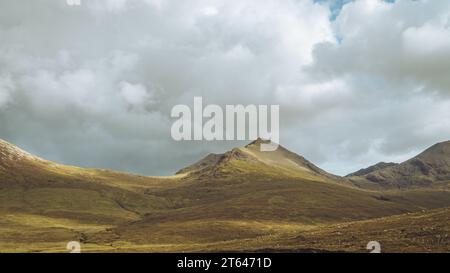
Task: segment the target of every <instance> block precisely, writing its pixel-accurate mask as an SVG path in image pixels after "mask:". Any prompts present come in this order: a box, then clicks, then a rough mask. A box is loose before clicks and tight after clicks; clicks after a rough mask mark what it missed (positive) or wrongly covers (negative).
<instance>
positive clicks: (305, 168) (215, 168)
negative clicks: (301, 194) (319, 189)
mask: <svg viewBox="0 0 450 273" xmlns="http://www.w3.org/2000/svg"><path fill="white" fill-rule="evenodd" d="M266 143H270V140H264V139H261V138H258V139H256V140H254V141H252V142H251V143H249V144H247V145H245V146H244V147H239V148H233V149H232V150H230V151H228V152H226V153H223V154H210V155H208V156H206V157H205V158H203V159H202V160H200V161H198V162H197V163H194V164H193V165H191V166H188V167H186V168H184V169H181V170H180V171H178V172H177V174H182V173H184V174H189V175H194V176H196V177H211V176H215V177H217V176H221V175H224V174H227V173H233V172H254V171H256V172H259V173H262V172H272V173H284V174H290V175H294V176H296V175H302V176H306V177H316V178H317V176H326V177H328V178H330V177H333V178H336V176H333V175H331V174H328V173H327V172H325V171H324V170H322V169H320V168H319V167H317V166H315V165H314V164H313V163H311V162H309V161H308V160H306V159H305V158H304V157H302V156H300V155H298V154H295V153H293V152H291V151H289V150H287V149H285V148H283V147H282V146H279V147H278V149H277V150H275V151H272V152H264V151H261V150H260V145H261V144H266Z"/></svg>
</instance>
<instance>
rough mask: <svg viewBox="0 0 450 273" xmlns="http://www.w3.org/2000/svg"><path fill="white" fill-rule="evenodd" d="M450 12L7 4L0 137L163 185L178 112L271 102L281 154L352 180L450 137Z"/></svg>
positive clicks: (375, 4)
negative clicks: (197, 106) (199, 100)
mask: <svg viewBox="0 0 450 273" xmlns="http://www.w3.org/2000/svg"><path fill="white" fill-rule="evenodd" d="M449 75H450V1H448V0H428V1H426V0H417V1H412V0H397V1H381V0H357V1H346V0H330V1H327V0H320V1H313V0H281V1H280V0H266V1H259V0H244V1H241V0H239V1H238V0H236V1H234V0H207V1H206V0H205V1H200V0H192V1H191V0H189V1H184V0H183V1H179V0H82V5H81V6H69V5H67V3H66V0H20V1H18V0H2V1H1V4H0V138H3V139H5V140H8V141H10V142H12V143H14V144H16V145H19V146H20V147H22V148H24V149H26V150H27V151H29V152H32V153H34V154H37V155H39V156H41V157H44V158H46V159H50V160H54V161H57V162H61V163H65V164H73V165H78V166H85V167H100V168H112V169H118V170H122V171H129V172H136V173H141V174H149V175H167V174H171V173H173V172H175V171H176V170H178V169H180V168H182V167H184V166H185V165H187V164H190V163H192V162H194V161H196V160H198V159H200V158H201V157H202V156H204V155H205V154H207V153H209V152H223V151H225V150H227V149H229V148H231V147H234V146H240V145H243V144H245V142H233V141H228V142H208V143H205V142H193V141H191V142H189V141H186V142H176V141H174V140H172V138H171V137H170V127H171V125H172V123H173V121H174V120H173V119H171V118H170V111H171V108H172V106H174V105H175V104H179V103H183V104H188V105H192V104H193V97H194V96H203V100H204V103H206V104H219V105H225V104H279V105H280V119H281V131H280V135H281V144H282V145H283V146H285V147H287V148H289V149H291V150H292V151H295V152H297V153H299V154H302V155H304V156H305V157H306V158H308V159H310V160H311V161H313V162H314V163H316V164H317V165H319V166H320V167H322V168H324V169H326V170H327V171H330V172H333V173H336V174H346V173H348V172H351V171H354V170H357V169H359V168H361V167H364V166H367V165H370V164H373V163H376V162H379V161H396V162H398V161H402V160H405V159H407V158H409V157H411V156H413V155H415V154H416V153H418V152H420V151H421V150H423V149H424V148H426V147H427V146H430V145H432V144H434V143H436V142H438V141H443V140H448V139H450V76H449Z"/></svg>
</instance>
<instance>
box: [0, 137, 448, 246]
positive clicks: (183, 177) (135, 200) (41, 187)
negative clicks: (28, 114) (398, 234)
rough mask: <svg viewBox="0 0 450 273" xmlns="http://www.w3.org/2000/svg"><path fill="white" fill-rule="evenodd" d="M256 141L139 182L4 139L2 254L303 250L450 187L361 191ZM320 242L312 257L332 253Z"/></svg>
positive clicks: (415, 208) (435, 203)
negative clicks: (70, 249)
mask: <svg viewBox="0 0 450 273" xmlns="http://www.w3.org/2000/svg"><path fill="white" fill-rule="evenodd" d="M262 142H263V141H262V140H260V139H258V140H256V141H254V142H252V143H250V144H249V145H247V146H245V147H240V148H235V149H232V150H231V151H228V152H225V153H224V154H218V155H215V154H212V155H209V156H206V157H205V158H204V159H203V160H200V161H199V162H198V163H196V164H193V165H192V166H189V167H187V168H184V169H182V170H180V171H179V172H178V173H177V174H176V175H174V176H168V177H145V176H138V175H133V174H126V173H118V172H114V171H110V170H98V169H82V168H77V167H73V166H65V165H60V164H57V163H54V162H50V161H46V160H44V159H41V158H38V157H35V156H33V155H31V154H29V153H26V152H25V151H23V150H21V149H19V148H18V147H16V146H14V145H12V144H10V143H8V142H5V141H1V142H0V200H1V202H0V216H1V217H0V252H5V251H13V252H28V251H36V252H64V251H66V250H65V245H66V243H67V242H68V241H72V240H77V241H81V242H82V243H83V245H82V247H83V251H100V252H102V251H107V252H114V251H130V252H135V251H169V252H170V251H220V250H226V249H233V250H237V251H258V250H264V249H278V250H280V251H281V250H282V249H283V248H284V247H286V248H289V249H290V250H289V251H301V250H305V249H306V248H307V246H305V245H301V244H297V243H296V242H297V241H296V240H297V239H295V238H297V237H299V236H312V237H311V238H313V237H314V236H313V235H311V234H316V232H326V231H327V230H329V229H330V228H333V227H334V226H336V225H339V224H343V223H354V224H351V227H353V226H354V227H355V228H359V224H358V223H364V221H381V222H383V223H384V221H385V220H383V219H392V218H389V217H395V216H399V217H400V216H401V215H405V216H406V215H409V214H408V213H424V214H426V213H428V212H431V211H434V210H439V209H444V208H446V207H449V206H450V198H449V192H448V189H445V188H439V187H437V188H435V187H430V186H429V187H426V188H417V189H411V190H382V191H379V190H367V189H361V188H358V187H355V186H353V184H352V183H351V180H349V179H347V178H341V177H338V176H334V175H332V174H329V173H327V172H325V171H324V170H321V169H320V168H318V167H316V166H315V165H314V164H312V163H311V162H309V161H308V160H306V159H305V158H303V157H301V156H299V155H297V154H295V153H292V152H290V151H288V150H286V149H285V148H283V147H281V146H280V147H279V149H278V150H277V151H274V152H260V149H259V145H261V143H262ZM364 179H365V178H364ZM445 212H446V211H445ZM377 219H378V220H377ZM401 219H403V218H400V220H398V221H403V220H401ZM405 219H406V220H404V221H405V222H406V221H408V219H409V218H405ZM433 219H434V218H433ZM361 221H362V222H361ZM386 221H388V220H386ZM387 223H389V221H388V222H387ZM379 226H380V227H382V229H383V230H384V229H385V226H384V224H383V225H381V224H380V225H379ZM382 229H377V228H376V227H374V229H373V230H372V233H371V234H372V235H373V237H377V232H378V233H379V235H378V236H382V235H383V230H382ZM442 230H444V229H439V230H438V229H436V232H440V231H442ZM357 234H358V233H357ZM327 236H328V235H326V234H325V233H324V235H323V240H322V241H321V240H320V238H319V239H314V240H319V241H320V242H321V243H317V244H311V247H309V248H310V250H311V248H312V251H328V250H330V248H329V247H327V241H326V240H328V239H329V237H327ZM343 236H344V235H343ZM365 236H366V235H364V234H362V233H361V240H365V238H366V237H365ZM290 238H291V239H292V238H294V239H292V242H290V243H287V242H286V240H289V239H290ZM308 238H309V237H308ZM314 238H315V237H314ZM374 239H376V238H374ZM374 239H372V240H374ZM393 240H395V238H393ZM356 241H357V240H355V242H356ZM280 242H282V245H280ZM305 242H308V241H307V240H306V241H305ZM358 247H359V245H353V246H351V247H347V246H346V247H345V248H344V247H342V248H340V249H339V248H333V249H331V250H333V251H346V250H351V251H359V248H358ZM360 251H365V249H361V250H360ZM392 251H404V249H403V248H400V247H397V248H395V247H393V248H392Z"/></svg>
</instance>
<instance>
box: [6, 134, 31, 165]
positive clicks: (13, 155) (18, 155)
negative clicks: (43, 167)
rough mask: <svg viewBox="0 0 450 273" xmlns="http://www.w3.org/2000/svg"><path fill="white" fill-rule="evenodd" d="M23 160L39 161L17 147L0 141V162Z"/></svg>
mask: <svg viewBox="0 0 450 273" xmlns="http://www.w3.org/2000/svg"><path fill="white" fill-rule="evenodd" d="M25 159H32V160H36V159H39V158H38V157H36V156H33V155H32V154H30V153H28V152H25V151H24V150H22V149H20V148H19V147H17V146H15V145H13V144H11V143H9V142H7V141H5V140H3V139H0V162H1V163H4V162H6V161H18V160H25Z"/></svg>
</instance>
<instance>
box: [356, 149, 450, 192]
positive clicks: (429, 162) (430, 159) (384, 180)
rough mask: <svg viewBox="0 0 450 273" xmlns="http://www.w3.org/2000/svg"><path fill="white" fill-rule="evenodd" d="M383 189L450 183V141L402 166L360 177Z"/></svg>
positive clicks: (394, 166) (426, 151)
mask: <svg viewBox="0 0 450 273" xmlns="http://www.w3.org/2000/svg"><path fill="white" fill-rule="evenodd" d="M360 177H361V178H363V179H366V180H367V181H369V182H372V183H375V184H378V185H381V186H383V187H395V188H408V187H431V186H438V185H442V184H446V183H448V182H450V141H446V142H442V143H438V144H436V145H433V146H432V147H430V148H428V149H427V150H425V151H424V152H423V153H421V154H419V155H418V156H416V157H414V158H412V159H410V160H407V161H405V162H403V163H401V164H397V165H393V166H390V167H386V168H382V169H379V170H374V171H372V172H369V173H367V174H363V175H362V176H360Z"/></svg>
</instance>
